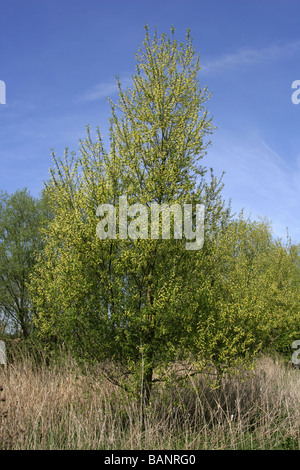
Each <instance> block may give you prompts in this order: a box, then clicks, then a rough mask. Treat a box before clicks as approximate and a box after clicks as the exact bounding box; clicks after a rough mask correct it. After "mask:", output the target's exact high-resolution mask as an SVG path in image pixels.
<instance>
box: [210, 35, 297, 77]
mask: <svg viewBox="0 0 300 470" xmlns="http://www.w3.org/2000/svg"><path fill="white" fill-rule="evenodd" d="M299 51H300V41H294V42H291V43H288V44H284V45H276V44H273V45H271V46H268V47H265V48H262V49H255V48H245V49H239V50H238V51H236V52H235V53H233V54H225V55H222V56H220V57H218V58H216V59H214V60H211V61H208V62H207V63H204V64H203V65H202V66H201V71H202V72H204V73H211V72H217V71H223V70H224V69H230V68H234V67H236V66H240V65H251V64H257V63H260V62H264V63H266V62H271V61H276V60H279V59H281V58H283V57H290V56H292V55H294V54H296V53H299Z"/></svg>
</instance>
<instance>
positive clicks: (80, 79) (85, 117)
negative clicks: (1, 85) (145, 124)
mask: <svg viewBox="0 0 300 470" xmlns="http://www.w3.org/2000/svg"><path fill="white" fill-rule="evenodd" d="M146 22H147V23H148V25H149V27H150V30H151V31H153V28H154V27H157V30H158V33H159V34H160V33H162V32H166V33H168V32H169V31H170V27H171V25H172V24H173V25H174V27H175V28H176V37H177V38H178V40H182V39H184V35H185V32H186V29H187V28H190V29H191V34H192V36H193V38H194V46H195V49H196V51H197V52H199V53H200V62H201V65H202V69H201V72H200V75H199V79H200V81H201V83H202V84H203V85H207V86H208V89H209V90H210V91H211V92H212V93H213V95H212V98H211V99H210V101H209V103H208V109H209V111H210V112H211V114H212V115H213V122H214V125H215V126H216V127H217V129H216V130H215V132H214V134H213V135H212V146H211V147H210V148H209V151H208V155H207V156H206V160H203V164H204V165H206V166H207V167H213V168H214V170H215V173H216V174H217V175H221V173H222V172H223V171H224V172H225V176H224V183H225V187H224V190H223V196H224V198H225V199H227V200H228V199H229V198H231V201H232V207H233V209H234V210H235V211H237V212H239V211H240V210H241V209H242V208H244V209H245V214H246V215H250V214H251V217H252V218H254V219H257V218H259V217H267V218H268V219H269V220H270V221H271V222H272V226H273V231H274V235H275V236H279V237H283V238H285V236H286V227H288V230H289V235H290V236H291V237H292V241H294V242H295V243H296V242H297V243H300V221H299V215H300V210H299V199H300V104H298V105H297V104H293V103H292V100H291V97H292V93H293V92H294V91H295V90H293V89H292V88H291V85H292V82H293V81H295V80H300V0H260V1H257V0H206V1H204V0H159V1H158V0H151V1H146V0H123V1H121V0H110V1H108V0H105V1H104V0H1V2H0V80H3V81H4V82H5V85H6V104H1V105H0V189H4V190H7V191H8V192H13V191H15V190H16V189H17V188H23V187H27V188H28V189H29V190H30V192H31V194H32V195H34V196H38V195H39V193H40V191H41V189H42V187H43V181H45V180H47V178H48V176H49V167H50V166H51V165H52V162H51V151H50V149H51V148H54V150H55V152H56V153H57V154H58V155H61V154H63V152H64V149H65V147H69V149H70V150H75V151H76V150H77V148H78V141H79V139H80V138H84V137H85V126H86V125H87V124H89V125H90V126H91V128H92V129H95V128H96V126H99V127H100V130H101V131H102V132H103V134H104V136H105V135H106V133H107V127H108V118H109V113H110V108H109V105H108V103H107V100H106V99H105V98H106V96H109V97H111V98H112V99H113V100H116V99H117V89H116V85H115V75H116V74H118V75H119V76H120V78H121V82H123V83H125V84H126V85H128V84H129V83H130V77H131V75H132V74H133V73H134V69H135V57H134V53H135V52H136V51H137V49H138V47H139V45H140V44H141V43H142V41H143V39H144V24H145V23H146Z"/></svg>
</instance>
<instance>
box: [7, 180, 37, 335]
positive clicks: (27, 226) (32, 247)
mask: <svg viewBox="0 0 300 470" xmlns="http://www.w3.org/2000/svg"><path fill="white" fill-rule="evenodd" d="M43 207H44V200H41V201H40V200H37V199H35V198H33V197H32V196H31V195H30V194H29V192H28V191H27V189H23V190H17V191H16V192H15V193H13V194H11V195H8V193H7V192H3V191H2V192H1V193H0V311H1V314H2V317H3V320H4V321H5V322H6V325H7V327H8V326H9V328H10V330H12V331H14V332H21V334H22V335H23V336H24V337H25V338H26V337H27V336H28V335H29V333H30V330H31V327H32V314H33V312H32V306H31V304H30V301H29V296H28V286H27V282H28V278H29V274H30V273H31V271H32V269H33V266H34V264H35V260H36V254H37V252H38V251H41V249H42V241H41V236H40V233H39V229H40V227H41V225H42V221H43V214H44V210H43Z"/></svg>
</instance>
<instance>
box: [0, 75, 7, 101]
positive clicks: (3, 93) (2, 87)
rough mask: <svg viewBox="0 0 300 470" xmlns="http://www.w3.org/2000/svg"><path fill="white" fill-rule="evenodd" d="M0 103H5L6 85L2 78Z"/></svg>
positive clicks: (0, 82) (0, 81)
mask: <svg viewBox="0 0 300 470" xmlns="http://www.w3.org/2000/svg"><path fill="white" fill-rule="evenodd" d="M0 104H6V85H5V82H4V81H3V80H0Z"/></svg>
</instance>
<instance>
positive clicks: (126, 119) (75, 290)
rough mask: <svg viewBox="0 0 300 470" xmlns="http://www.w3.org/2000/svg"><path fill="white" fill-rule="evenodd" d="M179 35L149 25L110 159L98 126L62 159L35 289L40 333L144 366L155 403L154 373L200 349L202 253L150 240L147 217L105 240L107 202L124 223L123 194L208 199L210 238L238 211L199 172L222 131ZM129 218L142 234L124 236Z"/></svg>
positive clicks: (117, 116) (157, 200)
mask: <svg viewBox="0 0 300 470" xmlns="http://www.w3.org/2000/svg"><path fill="white" fill-rule="evenodd" d="M174 33H175V31H174V29H172V32H171V37H170V38H167V37H166V35H164V34H163V35H162V36H161V38H158V36H157V33H156V32H155V33H154V36H153V38H152V40H151V38H150V36H149V32H148V29H147V28H146V35H145V40H144V43H143V46H142V47H141V48H140V49H139V52H138V54H137V55H136V58H137V68H136V74H135V75H134V76H133V87H132V88H131V89H127V90H125V91H124V90H123V89H122V87H121V83H120V82H119V81H118V85H119V101H118V103H117V104H114V103H111V107H112V116H111V130H110V141H111V148H110V152H109V153H106V151H105V149H104V147H103V144H102V140H101V136H100V132H99V131H98V139H97V140H96V141H95V142H94V141H93V139H92V138H91V135H90V131H89V130H88V136H87V138H86V140H85V141H83V142H82V143H81V147H80V155H79V156H76V155H75V154H71V155H69V153H68V152H67V151H66V153H65V157H64V158H57V157H56V156H55V155H53V159H54V162H55V168H53V170H52V178H51V180H50V181H49V183H48V185H47V193H48V195H49V197H50V200H51V201H52V208H53V211H54V212H55V217H54V219H53V221H52V222H51V223H50V225H49V227H48V229H47V230H46V232H45V237H46V238H45V240H46V245H45V249H44V252H43V254H42V256H41V257H40V259H39V263H38V265H37V267H36V270H35V275H34V276H33V278H32V284H31V286H32V287H31V292H32V300H33V301H34V302H35V305H36V310H37V317H36V324H37V326H38V327H39V330H40V332H41V334H42V335H43V336H44V337H46V336H47V335H48V337H49V338H51V336H60V337H62V338H63V339H64V341H65V342H67V343H68V344H70V345H72V346H73V349H74V351H76V352H77V354H78V355H82V356H84V357H89V358H93V359H96V360H99V359H105V358H107V357H109V358H115V359H117V360H118V364H119V365H121V366H122V371H123V373H124V374H126V373H128V372H130V371H139V373H140V377H141V381H142V394H143V398H144V399H145V401H146V403H147V402H148V400H149V397H150V393H151V387H152V384H153V377H154V376H153V373H154V368H155V367H157V366H159V365H162V364H166V363H168V362H169V361H170V360H172V359H174V357H175V356H176V354H178V351H179V350H181V351H184V352H185V353H188V352H190V349H189V348H191V347H192V345H193V339H192V338H193V337H194V335H195V334H196V333H197V330H196V328H195V325H197V318H198V311H197V308H196V307H195V305H191V303H190V296H191V286H195V285H197V275H198V274H197V259H198V258H199V256H200V257H201V256H202V255H201V254H199V252H200V251H201V250H194V251H193V250H192V251H191V250H187V249H186V242H187V240H186V239H185V236H183V237H182V239H180V238H179V239H175V237H171V239H170V240H167V239H162V238H161V237H160V238H155V237H154V239H151V238H150V228H151V223H150V221H149V220H148V223H147V228H148V229H149V232H148V233H149V237H148V238H147V237H146V238H145V237H144V236H143V233H142V231H140V232H139V231H138V228H137V227H136V226H137V225H138V221H139V222H141V213H140V214H139V217H137V218H134V215H133V214H131V218H129V221H128V222H126V224H127V225H126V227H124V226H123V227H121V228H120V227H116V231H115V236H116V238H115V239H111V238H109V237H108V238H106V239H103V240H99V238H98V237H97V235H96V225H97V223H98V222H99V219H98V220H97V218H96V217H95V216H96V210H97V207H99V205H100V204H113V205H114V207H115V208H116V216H117V220H118V218H119V215H120V214H119V206H118V201H119V197H120V196H126V199H127V202H128V205H132V204H136V203H139V204H142V205H143V207H144V208H147V209H148V210H149V211H150V208H151V204H158V205H162V204H165V205H167V206H171V205H172V204H174V203H176V204H178V205H180V207H183V204H187V203H189V204H193V205H194V206H193V207H194V208H195V205H196V204H205V207H206V209H205V221H206V235H207V236H208V237H212V234H213V232H214V231H215V230H216V229H217V226H218V224H219V225H222V224H225V223H226V220H227V219H228V217H229V214H230V210H229V209H228V208H225V206H224V203H223V201H222V199H221V198H220V190H221V185H220V181H218V180H217V179H216V178H215V177H214V176H213V174H212V177H211V180H210V181H206V180H205V173H206V170H205V168H204V167H203V166H202V165H201V160H202V158H203V157H204V155H205V153H206V149H207V145H208V142H206V138H207V136H208V135H209V134H210V133H211V132H212V124H211V119H210V118H209V115H208V112H207V110H206V108H205V105H206V101H207V99H208V98H209V94H208V92H207V89H206V87H204V88H202V87H201V86H200V84H199V82H198V73H199V70H200V65H199V58H197V57H195V51H194V48H193V44H192V39H191V37H190V33H189V32H187V35H186V41H185V43H181V44H178V43H177V41H176V39H175V36H174ZM139 210H140V211H141V209H139ZM98 215H102V216H103V215H104V213H101V214H99V212H98ZM129 222H130V223H132V222H135V227H136V230H135V235H136V236H135V237H134V239H133V238H126V237H124V236H123V235H122V233H121V232H122V231H124V230H125V231H126V232H127V231H129V228H130V227H129V225H128V224H129ZM161 223H162V221H160V224H161ZM194 226H195V223H194V224H193V227H194ZM188 339H190V341H189V340H188ZM183 346H184V347H183Z"/></svg>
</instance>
